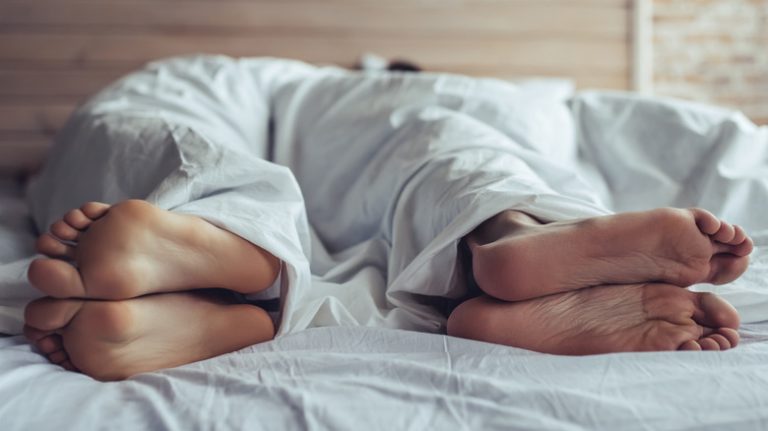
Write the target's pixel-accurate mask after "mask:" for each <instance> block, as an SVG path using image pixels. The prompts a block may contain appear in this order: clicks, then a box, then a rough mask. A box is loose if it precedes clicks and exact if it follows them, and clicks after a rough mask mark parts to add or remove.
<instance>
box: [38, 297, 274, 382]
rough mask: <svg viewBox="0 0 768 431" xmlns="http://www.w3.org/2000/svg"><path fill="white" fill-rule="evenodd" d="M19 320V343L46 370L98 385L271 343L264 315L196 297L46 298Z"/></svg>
mask: <svg viewBox="0 0 768 431" xmlns="http://www.w3.org/2000/svg"><path fill="white" fill-rule="evenodd" d="M25 314H26V316H25V320H26V326H25V328H24V333H25V335H26V336H27V338H28V339H29V340H30V342H32V343H33V344H34V345H35V346H36V347H37V348H38V349H39V350H40V351H41V352H42V353H43V354H45V355H46V357H47V358H48V359H49V360H50V361H51V362H53V363H55V364H59V365H61V366H62V367H64V368H66V369H68V370H72V371H80V372H82V373H84V374H87V375H89V376H91V377H93V378H95V379H98V380H120V379H126V378H128V377H130V376H133V375H135V374H139V373H144V372H149V371H155V370H159V369H162V368H171V367H175V366H179V365H183V364H188V363H191V362H195V361H200V360H203V359H207V358H211V357H214V356H217V355H221V354H224V353H228V352H233V351H235V350H238V349H241V348H243V347H246V346H249V345H252V344H256V343H259V342H262V341H266V340H270V339H272V338H273V337H274V327H273V325H272V321H271V320H270V318H269V315H268V314H267V313H266V312H265V311H264V310H262V309H260V308H258V307H255V306H252V305H247V304H225V303H223V302H221V301H218V300H215V299H213V298H209V297H207V296H205V295H200V294H196V293H166V294H158V295H148V296H143V297H140V298H135V299H129V300H125V301H90V300H85V301H84V300H79V299H55V298H50V297H47V298H42V299H38V300H36V301H33V302H32V303H30V304H29V306H27V309H26V313H25Z"/></svg>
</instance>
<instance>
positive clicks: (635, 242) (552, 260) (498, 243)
mask: <svg viewBox="0 0 768 431" xmlns="http://www.w3.org/2000/svg"><path fill="white" fill-rule="evenodd" d="M466 241H467V244H468V245H469V248H470V250H471V254H472V270H473V275H474V278H475V280H476V282H477V284H478V286H479V287H480V289H481V290H482V291H483V293H484V294H483V295H480V296H478V297H476V298H473V299H470V300H468V301H465V302H464V303H462V304H461V305H460V306H459V307H457V308H456V309H455V310H454V311H453V313H452V314H451V316H450V318H449V321H448V331H449V334H452V335H456V336H461V337H466V338H472V339H478V340H484V341H490V342H494V343H500V344H507V345H512V346H520V347H525V348H528V349H531V350H536V351H539V352H546V353H555V354H593V353H609V352H622V351H660V350H727V349H730V348H731V347H735V346H736V345H737V344H738V342H739V334H738V332H737V329H738V327H739V316H738V313H737V312H736V310H735V309H734V308H733V307H732V306H731V305H730V304H728V303H727V302H725V301H724V300H723V299H721V298H719V297H718V296H716V295H714V294H711V293H694V292H691V291H689V290H688V289H685V288H684V287H687V286H690V285H692V284H696V283H712V284H723V283H728V282H730V281H733V280H735V279H736V278H738V277H739V276H740V275H741V274H743V273H744V271H745V270H746V269H747V265H748V263H749V257H748V255H749V254H750V253H751V252H752V247H753V243H752V240H751V239H750V238H749V237H748V236H747V235H746V234H745V232H744V231H743V230H742V229H741V228H740V227H738V226H733V225H731V224H729V223H726V222H724V221H722V220H719V219H718V218H717V217H715V216H714V215H712V214H711V213H709V212H707V211H705V210H702V209H698V208H694V209H687V210H683V209H673V208H663V209H657V210H653V211H645V212H636V213H624V214H617V215H612V216H606V217H596V218H591V219H586V220H578V221H569V222H560V223H550V224H546V225H544V224H541V223H540V222H538V221H537V220H535V219H534V218H532V217H530V216H528V215H526V214H523V213H520V212H515V211H508V212H504V213H501V214H499V215H497V216H496V217H494V218H492V219H490V220H488V221H486V222H485V223H484V224H483V225H481V226H479V227H478V228H477V229H476V230H475V231H473V232H472V233H471V234H470V235H468V236H467V238H466Z"/></svg>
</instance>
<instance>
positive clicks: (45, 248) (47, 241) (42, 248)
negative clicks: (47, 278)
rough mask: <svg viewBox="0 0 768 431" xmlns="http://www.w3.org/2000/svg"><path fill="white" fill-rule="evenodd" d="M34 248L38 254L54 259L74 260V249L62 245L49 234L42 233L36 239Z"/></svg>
mask: <svg viewBox="0 0 768 431" xmlns="http://www.w3.org/2000/svg"><path fill="white" fill-rule="evenodd" d="M35 247H36V249H37V251H38V252H40V253H42V254H44V255H46V256H48V257H54V258H61V259H74V257H75V248H74V247H72V246H70V245H67V244H64V243H63V242H61V241H59V240H58V239H56V238H55V237H54V236H53V235H51V234H49V233H44V234H42V235H40V236H39V237H38V238H37V242H36V243H35Z"/></svg>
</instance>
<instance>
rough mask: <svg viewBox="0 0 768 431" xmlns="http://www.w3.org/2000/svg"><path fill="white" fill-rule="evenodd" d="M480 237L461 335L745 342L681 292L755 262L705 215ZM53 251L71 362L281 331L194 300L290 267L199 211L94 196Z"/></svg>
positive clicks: (51, 245) (711, 302) (43, 310)
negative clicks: (474, 286) (478, 291)
mask: <svg viewBox="0 0 768 431" xmlns="http://www.w3.org/2000/svg"><path fill="white" fill-rule="evenodd" d="M467 241H468V243H469V245H470V248H471V249H472V259H473V273H474V276H475V278H476V280H477V282H478V284H479V285H480V287H481V288H482V289H483V290H484V291H485V293H486V295H483V296H480V297H477V298H474V299H471V300H469V301H466V302H465V303H463V304H461V305H460V306H459V307H457V309H456V310H454V312H453V314H452V315H451V317H450V319H449V333H450V334H452V335H457V336H463V337H467V338H473V339H478V340H485V341H491V342H496V343H502V344H507V345H511V346H517V347H523V348H528V349H532V350H538V351H541V352H550V353H563V354H590V353H603V352H617V351H641V350H676V349H687V350H700V349H704V350H724V349H728V348H730V347H733V346H735V345H736V344H737V343H738V340H739V336H738V333H737V332H736V329H737V328H738V324H739V318H738V314H737V313H736V311H735V310H734V309H733V308H732V307H731V306H730V305H729V304H728V303H726V302H725V301H723V300H721V299H719V298H718V297H716V296H714V295H711V294H701V293H693V292H690V291H688V290H686V289H683V288H681V287H678V286H687V285H689V284H692V283H697V282H713V283H725V282H728V281H731V280H733V279H735V278H737V277H738V276H739V275H741V273H743V272H744V270H745V269H746V266H747V263H748V258H747V255H748V254H749V253H750V252H751V249H752V242H751V240H750V239H749V238H748V237H747V236H746V235H745V234H744V232H743V231H742V230H741V229H740V228H738V227H734V226H731V225H730V224H728V223H725V222H722V221H720V220H718V219H717V218H716V217H714V216H712V215H711V214H709V213H707V212H706V211H703V210H674V209H662V210H654V211H648V212H642V213H629V214H620V215H615V216H608V217H600V218H595V219H589V220H583V221H576V222H569V223H551V224H547V225H541V224H539V223H538V222H536V221H535V220H533V219H532V218H530V217H528V216H526V215H525V214H522V213H519V212H514V211H509V212H505V213H502V214H499V215H498V216H496V217H494V218H492V219H490V220H489V221H487V222H486V223H484V224H483V225H481V226H480V227H478V228H477V229H476V230H475V231H474V232H473V233H472V234H470V235H469V236H468V237H467ZM38 249H39V251H40V252H41V253H43V254H45V255H47V256H48V258H42V259H37V260H35V261H34V262H33V263H32V265H31V266H30V270H29V279H30V281H31V283H32V284H33V285H34V286H36V287H37V288H38V289H40V290H41V291H42V292H44V293H45V294H46V295H48V296H47V297H45V298H42V299H39V300H36V301H34V302H32V303H31V304H30V305H29V306H28V307H27V310H26V327H25V333H26V335H27V337H28V338H29V339H30V341H31V342H32V343H33V344H34V345H35V346H36V347H37V348H38V349H39V350H40V351H41V352H42V353H44V354H45V355H46V356H47V357H48V359H49V360H50V361H51V362H53V363H56V364H59V365H61V366H63V367H64V368H66V369H69V370H78V371H81V372H83V373H85V374H88V375H90V376H92V377H95V378H97V379H101V380H114V379H122V378H126V377H129V376H131V375H134V374H137V373H141V372H145V371H153V370H157V369H160V368H168V367H173V366H177V365H181V364H185V363H190V362H194V361H197V360H201V359H205V358H209V357H212V356H215V355H219V354H223V353H226V352H230V351H234V350H237V349H239V348H242V347H245V346H248V345H250V344H255V343H258V342H261V341H264V340H268V339H271V338H272V337H273V336H274V327H273V326H272V323H271V321H270V320H269V317H268V316H267V315H266V313H265V312H264V311H263V310H261V309H259V308H258V307H254V306H251V305H243V304H231V303H226V302H224V301H222V300H221V299H218V298H214V297H209V296H205V295H201V294H196V293H194V292H195V290H196V289H202V288H210V287H220V288H225V289H230V290H234V291H237V292H241V293H252V292H256V291H259V290H262V289H265V288H266V287H268V286H269V285H270V284H271V283H272V281H273V280H274V279H275V277H276V276H277V272H278V271H279V262H278V261H277V259H275V258H274V257H273V256H272V255H270V254H269V253H267V252H266V251H264V250H263V249H261V248H258V247H256V246H254V245H252V244H250V243H248V242H247V241H245V240H244V239H242V238H240V237H237V236H236V235H233V234H231V233H229V232H227V231H224V230H222V229H219V228H217V227H215V226H213V225H210V224H208V223H206V222H205V221H203V220H201V219H199V218H196V217H192V216H187V215H179V214H174V213H170V212H168V211H164V210H161V209H158V208H156V207H154V206H152V205H150V204H148V203H146V202H143V201H126V202H123V203H121V204H118V205H115V206H112V207H109V206H107V205H104V204H98V203H87V204H85V205H83V206H82V207H81V208H79V209H76V210H73V211H71V212H70V213H68V214H67V215H66V216H65V217H64V218H63V219H62V220H60V221H59V222H57V223H55V224H54V225H53V226H52V227H51V231H50V233H47V234H44V235H42V236H41V237H40V239H39V241H38ZM68 261H69V262H73V263H75V265H76V266H73V265H72V264H70V263H69V262H68ZM633 283H642V284H633ZM665 283H666V284H665Z"/></svg>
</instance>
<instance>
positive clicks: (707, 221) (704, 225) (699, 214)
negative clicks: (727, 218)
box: [691, 208, 721, 235]
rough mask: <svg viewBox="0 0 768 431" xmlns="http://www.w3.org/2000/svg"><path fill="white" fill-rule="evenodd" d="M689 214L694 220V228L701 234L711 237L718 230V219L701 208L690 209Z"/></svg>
mask: <svg viewBox="0 0 768 431" xmlns="http://www.w3.org/2000/svg"><path fill="white" fill-rule="evenodd" d="M691 212H692V213H693V217H694V219H695V220H696V226H697V227H698V228H699V230H700V231H701V232H703V233H705V234H707V235H713V234H714V233H716V232H717V231H718V230H719V229H720V224H721V221H720V219H719V218H717V217H715V215H714V214H712V213H711V212H709V211H707V210H705V209H701V208H692V209H691Z"/></svg>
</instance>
